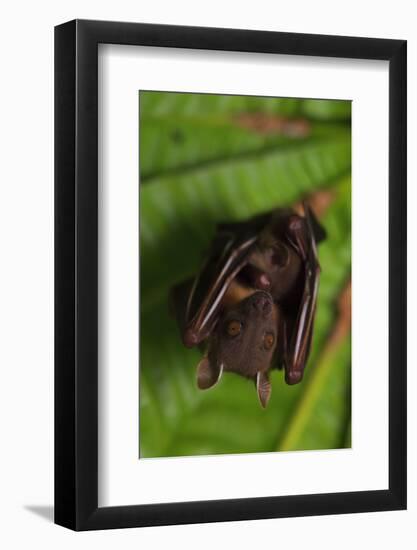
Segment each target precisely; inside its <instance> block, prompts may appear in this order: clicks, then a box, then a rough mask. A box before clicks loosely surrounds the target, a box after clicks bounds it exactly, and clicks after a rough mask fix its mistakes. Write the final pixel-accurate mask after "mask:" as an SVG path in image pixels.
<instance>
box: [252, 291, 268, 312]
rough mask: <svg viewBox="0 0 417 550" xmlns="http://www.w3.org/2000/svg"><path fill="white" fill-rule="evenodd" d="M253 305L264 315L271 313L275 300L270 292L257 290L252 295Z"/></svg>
mask: <svg viewBox="0 0 417 550" xmlns="http://www.w3.org/2000/svg"><path fill="white" fill-rule="evenodd" d="M251 302H252V307H253V308H254V309H256V310H257V311H258V312H259V313H262V314H263V315H270V314H271V312H272V305H273V300H272V296H271V295H270V294H269V293H268V292H263V291H259V292H255V294H252V296H251Z"/></svg>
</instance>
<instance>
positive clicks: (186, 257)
mask: <svg viewBox="0 0 417 550" xmlns="http://www.w3.org/2000/svg"><path fill="white" fill-rule="evenodd" d="M55 158H56V168H55V186H56V187H55V193H56V202H55V204H56V210H55V219H56V227H55V235H56V238H55V243H56V248H55V254H56V255H55V258H56V330H55V334H56V340H55V357H56V361H55V381H56V382H55V411H56V413H55V464H56V467H55V521H56V523H58V524H60V525H63V526H66V527H69V528H71V529H75V530H87V529H106V528H117V527H119V528H120V527H139V526H146V525H166V524H176V523H197V522H213V521H230V520H245V519H260V518H275V517H287V516H305V515H322V514H338V513H353V512H369V511H380V510H397V509H398V510H399V509H404V508H405V507H406V42H405V41H402V40H385V39H384V40H382V39H374V38H353V37H338V36H319V35H305V34H288V33H279V32H259V31H246V30H236V29H214V28H193V27H175V26H163V25H148V24H139V23H116V22H104V21H71V22H68V23H65V24H63V25H60V26H58V27H56V30H55Z"/></svg>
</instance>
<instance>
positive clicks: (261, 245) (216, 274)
mask: <svg viewBox="0 0 417 550" xmlns="http://www.w3.org/2000/svg"><path fill="white" fill-rule="evenodd" d="M324 238H325V232H324V230H323V228H322V227H321V225H320V224H319V222H318V221H317V219H316V218H315V216H314V214H313V212H312V210H311V209H310V207H309V206H308V204H307V203H306V202H303V203H302V204H301V205H300V206H299V207H298V209H297V210H296V209H289V208H280V209H276V210H273V211H272V212H269V213H267V214H262V215H259V216H256V217H254V218H251V219H249V220H247V221H243V222H236V223H221V224H219V225H218V226H217V231H216V234H215V237H214V239H213V242H212V245H211V248H210V251H209V253H208V255H207V260H206V261H205V262H204V264H203V266H202V268H201V270H200V272H199V273H198V274H197V275H196V277H195V278H194V279H193V280H191V281H187V282H186V283H183V284H181V285H177V287H175V288H174V290H173V293H172V300H173V304H174V310H175V312H176V317H177V320H178V323H179V325H180V330H181V334H182V341H183V343H184V345H185V346H187V347H194V346H199V347H200V349H202V351H203V357H202V359H201V361H200V362H199V364H198V366H197V386H198V387H199V388H200V389H208V388H211V387H212V386H214V385H215V384H216V383H217V382H218V381H219V380H220V378H221V376H222V373H223V372H234V373H237V374H240V375H242V376H244V377H246V378H249V379H251V380H253V381H254V382H255V384H256V390H257V394H258V397H259V400H260V403H261V405H262V406H263V407H266V405H267V403H268V400H269V397H270V394H271V383H270V380H269V371H270V370H271V369H272V368H278V369H282V368H284V371H285V381H286V382H287V384H297V383H298V382H300V381H301V380H302V378H303V373H304V369H305V366H306V363H307V360H308V356H309V352H310V347H311V341H312V337H313V327H314V317H315V312H316V304H317V291H318V285H319V276H320V265H319V261H318V256H317V244H318V243H319V242H320V241H322V240H323V239H324Z"/></svg>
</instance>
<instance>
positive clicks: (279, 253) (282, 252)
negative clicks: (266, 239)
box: [274, 243, 290, 267]
mask: <svg viewBox="0 0 417 550" xmlns="http://www.w3.org/2000/svg"><path fill="white" fill-rule="evenodd" d="M289 260H290V255H289V252H288V248H287V247H286V246H285V245H284V244H282V243H279V244H277V246H276V247H275V249H274V261H275V263H276V264H277V265H278V266H279V267H285V266H286V265H287V264H288V262H289Z"/></svg>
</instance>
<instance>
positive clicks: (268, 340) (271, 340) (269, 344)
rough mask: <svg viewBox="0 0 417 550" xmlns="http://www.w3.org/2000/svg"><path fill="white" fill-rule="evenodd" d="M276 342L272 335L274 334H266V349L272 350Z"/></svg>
mask: <svg viewBox="0 0 417 550" xmlns="http://www.w3.org/2000/svg"><path fill="white" fill-rule="evenodd" d="M274 342H275V337H274V335H273V334H272V332H266V333H265V336H264V346H265V349H271V348H272V346H273V345H274Z"/></svg>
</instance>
